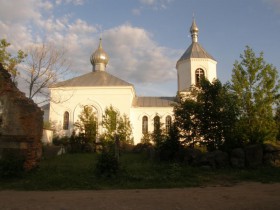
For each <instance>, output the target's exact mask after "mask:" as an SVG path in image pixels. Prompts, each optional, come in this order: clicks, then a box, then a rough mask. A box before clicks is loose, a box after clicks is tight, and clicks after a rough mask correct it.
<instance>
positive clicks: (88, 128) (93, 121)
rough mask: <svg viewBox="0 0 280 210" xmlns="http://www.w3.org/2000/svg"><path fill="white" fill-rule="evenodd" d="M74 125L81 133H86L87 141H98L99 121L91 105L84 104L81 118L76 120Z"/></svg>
mask: <svg viewBox="0 0 280 210" xmlns="http://www.w3.org/2000/svg"><path fill="white" fill-rule="evenodd" d="M74 126H75V127H76V128H77V129H78V130H79V133H81V134H84V137H85V140H86V142H87V143H93V144H95V143H96V137H97V128H98V122H97V118H96V116H95V113H94V111H93V108H92V107H91V106H83V110H82V112H81V114H80V115H79V120H78V121H77V122H75V124H74Z"/></svg>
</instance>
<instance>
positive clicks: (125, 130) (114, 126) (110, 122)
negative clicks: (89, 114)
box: [101, 105, 133, 143]
mask: <svg viewBox="0 0 280 210" xmlns="http://www.w3.org/2000/svg"><path fill="white" fill-rule="evenodd" d="M102 126H103V128H104V133H103V137H102V138H101V139H103V141H105V142H109V143H110V142H111V143H112V142H114V140H115V135H117V136H118V139H119V141H120V142H125V143H132V142H133V139H132V137H131V135H132V129H131V124H130V121H129V118H128V117H127V115H125V114H123V115H122V116H121V115H120V113H119V111H117V110H116V109H114V108H113V106H112V105H111V106H110V107H107V108H106V109H105V114H104V115H103V120H102Z"/></svg>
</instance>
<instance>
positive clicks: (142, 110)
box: [130, 107, 173, 144]
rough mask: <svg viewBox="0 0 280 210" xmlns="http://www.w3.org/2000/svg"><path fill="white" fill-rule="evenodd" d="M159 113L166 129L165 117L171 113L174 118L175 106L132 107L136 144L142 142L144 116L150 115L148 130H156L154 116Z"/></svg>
mask: <svg viewBox="0 0 280 210" xmlns="http://www.w3.org/2000/svg"><path fill="white" fill-rule="evenodd" d="M156 115H158V116H159V117H160V122H161V123H163V127H162V128H164V129H165V118H166V116H168V115H170V116H171V117H172V118H173V107H137V108H131V114H130V120H131V124H132V130H133V137H134V144H138V143H140V142H141V138H142V136H143V134H142V118H143V116H147V117H148V132H153V130H154V121H153V120H154V117H155V116H156Z"/></svg>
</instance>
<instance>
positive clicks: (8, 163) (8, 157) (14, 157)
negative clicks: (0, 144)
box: [0, 151, 25, 178]
mask: <svg viewBox="0 0 280 210" xmlns="http://www.w3.org/2000/svg"><path fill="white" fill-rule="evenodd" d="M24 161H25V158H24V157H23V155H20V154H19V153H17V152H14V151H7V152H4V153H3V154H2V158H1V159H0V178H18V177H21V176H22V175H23V173H24Z"/></svg>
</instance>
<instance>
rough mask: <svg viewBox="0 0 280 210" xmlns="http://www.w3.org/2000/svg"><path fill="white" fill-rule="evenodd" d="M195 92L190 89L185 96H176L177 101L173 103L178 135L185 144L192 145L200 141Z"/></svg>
mask: <svg viewBox="0 0 280 210" xmlns="http://www.w3.org/2000/svg"><path fill="white" fill-rule="evenodd" d="M196 97H197V93H196V92H195V91H192V93H191V95H190V96H188V97H187V98H186V97H184V96H178V103H177V104H175V105H174V110H173V111H174V115H175V122H174V124H175V125H176V126H177V127H178V129H179V131H180V132H179V136H180V138H181V139H182V142H183V143H184V144H186V145H189V146H192V147H194V145H195V144H196V143H197V142H199V141H200V132H199V119H198V118H197V116H198V115H197V112H198V108H199V107H198V103H197V101H196Z"/></svg>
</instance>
